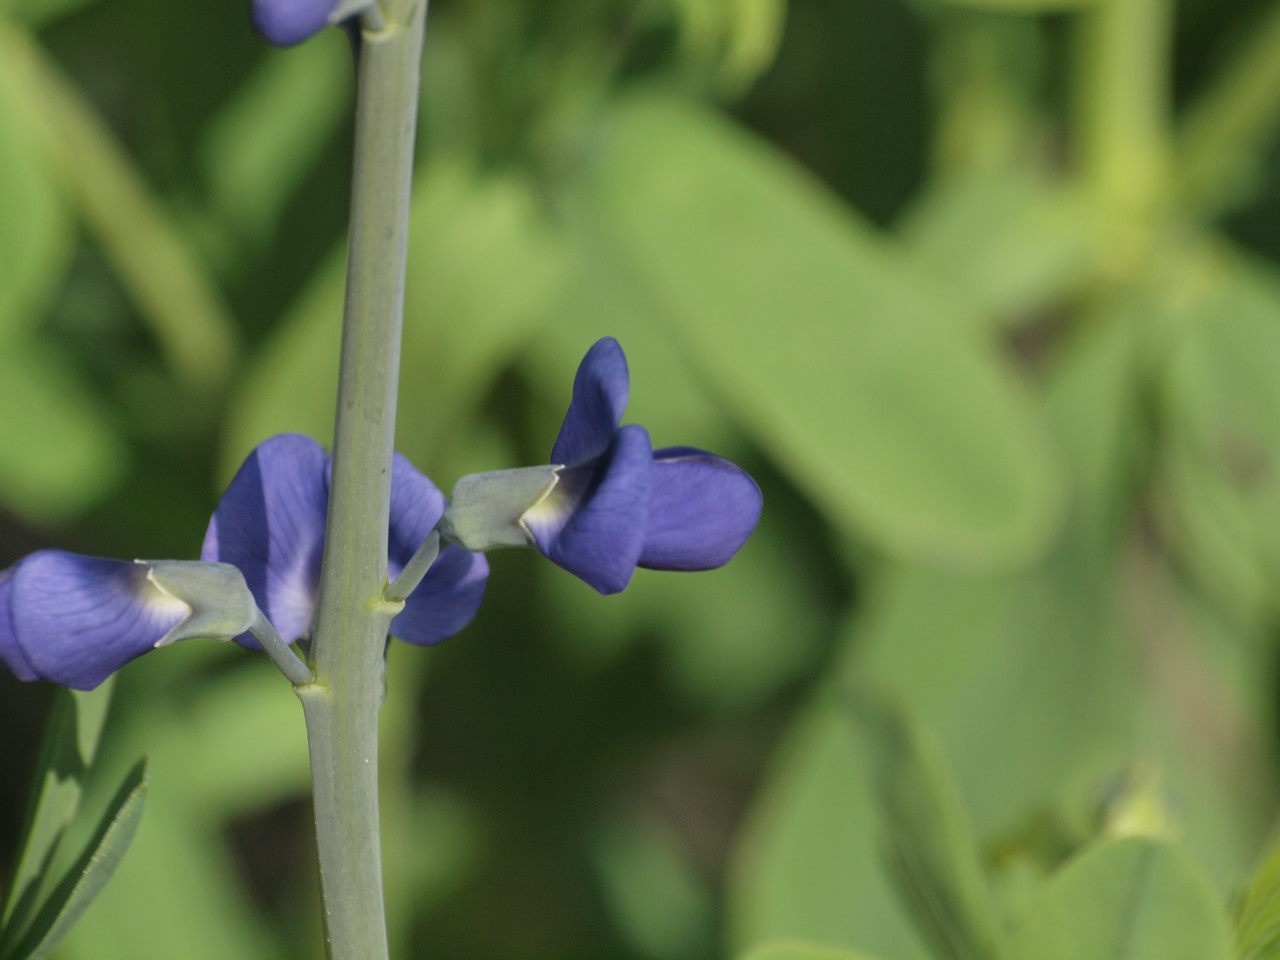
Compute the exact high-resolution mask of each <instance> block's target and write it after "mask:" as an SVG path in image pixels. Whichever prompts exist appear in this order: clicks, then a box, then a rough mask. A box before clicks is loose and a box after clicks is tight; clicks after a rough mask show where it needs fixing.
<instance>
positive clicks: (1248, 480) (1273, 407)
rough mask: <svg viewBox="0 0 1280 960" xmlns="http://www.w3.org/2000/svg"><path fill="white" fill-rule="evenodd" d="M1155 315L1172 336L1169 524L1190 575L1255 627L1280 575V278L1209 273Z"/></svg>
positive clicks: (1166, 488) (1219, 270) (1167, 398)
mask: <svg viewBox="0 0 1280 960" xmlns="http://www.w3.org/2000/svg"><path fill="white" fill-rule="evenodd" d="M1151 309H1152V310H1153V311H1156V312H1157V315H1158V316H1159V317H1160V319H1161V320H1162V322H1163V326H1164V328H1165V329H1166V330H1169V331H1171V332H1172V333H1171V335H1170V336H1169V337H1168V339H1169V340H1170V342H1171V345H1170V347H1169V349H1168V353H1167V362H1166V366H1165V369H1164V380H1163V390H1162V397H1161V399H1162V401H1163V407H1164V413H1165V417H1166V419H1167V421H1168V428H1167V429H1166V430H1165V431H1164V438H1163V439H1164V446H1163V451H1162V463H1161V468H1162V476H1161V480H1162V493H1163V498H1162V501H1161V503H1162V506H1163V508H1164V512H1163V514H1162V516H1163V518H1164V519H1165V521H1166V526H1167V527H1168V529H1169V533H1170V534H1171V539H1172V540H1173V541H1174V543H1175V545H1176V546H1177V547H1178V549H1179V552H1180V554H1181V556H1182V558H1183V560H1184V561H1185V563H1186V564H1187V565H1188V567H1189V568H1190V569H1191V570H1192V571H1194V573H1195V574H1196V575H1197V576H1198V577H1200V578H1201V580H1202V581H1203V582H1204V583H1205V584H1206V585H1208V586H1209V587H1210V589H1212V590H1214V591H1215V592H1216V593H1217V594H1218V596H1219V597H1220V599H1221V600H1223V601H1224V602H1226V603H1227V604H1229V605H1230V606H1231V607H1232V609H1233V610H1235V612H1236V613H1237V615H1240V616H1243V617H1245V618H1246V619H1248V620H1250V621H1253V622H1257V621H1259V620H1260V619H1261V618H1262V617H1263V616H1264V615H1265V612H1266V611H1272V612H1274V611H1275V610H1276V591H1275V588H1274V585H1275V583H1276V581H1277V578H1278V577H1280V377H1277V376H1276V375H1275V371H1274V369H1272V364H1271V363H1270V360H1271V358H1272V357H1275V356H1280V277H1276V276H1275V275H1273V274H1271V273H1270V272H1267V271H1264V268H1262V267H1261V266H1254V265H1248V264H1243V263H1240V262H1238V261H1227V262H1224V263H1212V264H1209V265H1208V266H1207V268H1205V269H1204V271H1203V274H1202V275H1200V276H1198V277H1196V278H1194V280H1192V281H1189V282H1188V283H1186V284H1184V286H1182V287H1180V288H1175V289H1174V290H1173V291H1171V292H1165V293H1164V295H1163V296H1162V297H1159V298H1157V299H1154V300H1153V302H1152V306H1151Z"/></svg>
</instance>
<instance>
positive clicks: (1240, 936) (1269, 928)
mask: <svg viewBox="0 0 1280 960" xmlns="http://www.w3.org/2000/svg"><path fill="white" fill-rule="evenodd" d="M1234 920H1235V922H1234V932H1235V942H1236V953H1235V960H1277V958H1280V844H1273V845H1272V847H1271V850H1270V851H1269V852H1268V853H1267V855H1266V859H1264V860H1263V861H1262V865H1261V866H1260V867H1258V869H1257V872H1255V873H1254V875H1253V879H1252V880H1251V881H1250V882H1249V886H1248V887H1247V888H1246V889H1245V891H1244V894H1243V896H1241V898H1240V902H1239V903H1238V904H1236V911H1235V918H1234Z"/></svg>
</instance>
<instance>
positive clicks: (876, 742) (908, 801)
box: [849, 693, 1000, 960]
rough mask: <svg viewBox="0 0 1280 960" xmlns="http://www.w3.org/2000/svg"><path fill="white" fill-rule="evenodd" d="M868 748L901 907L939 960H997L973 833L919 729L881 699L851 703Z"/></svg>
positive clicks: (995, 929) (862, 697) (995, 931)
mask: <svg viewBox="0 0 1280 960" xmlns="http://www.w3.org/2000/svg"><path fill="white" fill-rule="evenodd" d="M849 705H850V708H851V715H852V717H853V718H855V719H856V722H857V726H858V729H859V731H860V733H861V735H862V736H863V737H864V738H865V740H866V743H867V745H868V751H867V752H868V756H869V758H870V762H871V775H872V782H873V784H874V787H875V796H876V799H877V803H878V808H877V809H878V812H879V816H880V821H881V823H882V824H883V826H884V842H885V844H886V847H887V850H886V852H887V853H888V855H889V860H890V865H891V868H892V871H893V874H894V876H895V879H896V880H897V882H898V888H899V891H900V894H901V896H902V899H903V901H904V902H905V903H906V904H907V906H908V907H910V909H911V911H912V913H913V915H914V916H915V919H916V923H917V925H918V926H919V927H920V930H921V933H922V934H923V935H924V936H925V937H926V938H927V939H928V940H930V942H932V944H933V947H934V953H935V955H936V956H938V957H945V958H951V960H995V958H996V957H998V956H999V955H1000V926H999V921H998V920H997V918H996V914H995V909H994V907H993V905H992V901H991V894H990V891H989V890H988V888H987V881H986V877H985V876H984V875H983V870H982V865H981V863H980V861H979V859H978V849H977V844H976V842H975V840H974V837H973V831H972V829H971V828H970V826H969V821H968V818H967V816H966V815H965V812H964V807H963V805H962V804H961V802H960V797H959V795H958V793H957V792H956V789H955V786H954V784H953V783H952V782H951V779H950V776H949V774H948V773H947V770H946V765H945V763H944V762H943V760H942V758H941V757H940V756H939V754H938V752H937V748H936V747H935V746H934V745H933V743H932V741H930V740H929V738H928V736H927V735H926V733H925V731H924V730H923V729H922V728H921V727H920V726H919V724H918V723H916V722H915V721H913V720H912V719H910V718H908V716H907V715H906V714H904V713H902V712H900V711H899V709H898V708H897V707H895V706H892V705H891V704H890V703H889V702H888V701H885V700H883V699H881V698H880V697H879V695H868V694H866V693H859V694H857V695H856V696H853V697H851V699H850V704H849Z"/></svg>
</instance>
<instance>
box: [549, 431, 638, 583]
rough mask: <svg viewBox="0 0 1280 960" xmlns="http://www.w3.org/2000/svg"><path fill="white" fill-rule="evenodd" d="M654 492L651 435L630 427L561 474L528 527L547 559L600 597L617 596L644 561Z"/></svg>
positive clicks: (616, 434) (618, 432)
mask: <svg viewBox="0 0 1280 960" xmlns="http://www.w3.org/2000/svg"><path fill="white" fill-rule="evenodd" d="M652 489H653V447H652V445H651V444H650V442H649V434H648V433H647V432H646V431H645V429H644V428H643V427H639V426H634V425H631V426H626V427H623V428H622V429H620V430H618V431H617V433H615V434H614V437H613V442H612V443H611V444H610V445H609V447H608V448H607V449H606V450H605V452H604V454H603V455H602V456H600V457H599V458H597V459H595V460H590V461H588V462H586V463H583V464H579V465H577V466H573V467H567V468H565V469H564V470H562V471H561V473H560V482H559V483H558V484H557V485H556V487H555V489H554V490H552V491H551V493H550V494H549V495H548V496H547V498H546V499H545V500H543V501H542V502H541V503H539V504H538V505H537V506H536V507H534V508H533V509H532V510H530V511H529V512H528V513H526V514H525V515H524V524H525V526H526V527H527V528H528V530H529V532H530V534H531V535H532V536H533V539H534V542H535V543H536V544H537V547H538V549H539V550H540V551H541V552H542V553H543V555H544V556H546V557H548V558H549V559H550V560H552V561H553V562H554V563H556V564H558V565H559V566H561V567H563V568H564V569H566V570H568V571H569V572H570V573H572V574H573V575H574V576H576V577H578V578H580V579H582V580H585V581H586V582H587V583H589V584H590V585H591V586H593V587H595V589H597V590H599V591H600V592H601V593H606V594H607V593H617V592H618V591H620V590H623V589H625V588H626V586H627V584H628V583H629V582H630V581H631V575H632V574H633V573H634V572H635V568H636V563H637V562H638V561H639V559H640V551H641V549H642V548H643V546H644V540H645V528H646V527H647V525H648V522H649V499H650V494H651V492H652Z"/></svg>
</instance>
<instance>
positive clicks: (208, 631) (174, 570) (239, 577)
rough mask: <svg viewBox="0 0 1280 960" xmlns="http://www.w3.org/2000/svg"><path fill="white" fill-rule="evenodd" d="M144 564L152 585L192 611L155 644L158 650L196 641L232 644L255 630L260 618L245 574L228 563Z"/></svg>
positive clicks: (173, 562)
mask: <svg viewBox="0 0 1280 960" xmlns="http://www.w3.org/2000/svg"><path fill="white" fill-rule="evenodd" d="M142 562H145V563H146V564H147V566H148V567H150V568H151V569H150V570H149V571H148V572H147V579H148V580H149V581H150V582H151V583H152V585H153V586H155V588H156V589H157V590H159V591H160V592H161V593H163V594H165V596H168V597H172V598H173V599H175V600H179V601H181V602H182V603H184V604H186V605H187V607H188V608H189V609H190V611H191V612H190V613H189V614H188V615H187V617H186V618H185V619H183V620H182V622H181V623H179V624H178V625H177V626H175V627H174V628H173V629H172V630H170V631H169V632H168V633H166V634H165V635H164V636H163V637H161V638H160V639H159V640H158V641H157V642H156V646H157V647H163V646H165V645H166V644H170V643H173V642H174V641H176V640H189V639H192V638H195V637H203V638H204V639H207V640H230V639H232V638H234V637H238V636H240V634H242V633H244V632H245V631H247V630H248V629H249V628H250V627H252V626H253V624H254V622H255V620H256V619H257V617H258V604H257V602H256V601H255V600H254V599H253V594H252V593H251V592H250V591H249V586H248V584H246V583H245V582H244V574H242V573H241V572H240V571H239V569H237V568H236V567H234V566H232V565H231V564H229V563H201V562H199V561H193V560H148V561H142Z"/></svg>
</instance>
